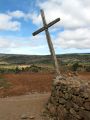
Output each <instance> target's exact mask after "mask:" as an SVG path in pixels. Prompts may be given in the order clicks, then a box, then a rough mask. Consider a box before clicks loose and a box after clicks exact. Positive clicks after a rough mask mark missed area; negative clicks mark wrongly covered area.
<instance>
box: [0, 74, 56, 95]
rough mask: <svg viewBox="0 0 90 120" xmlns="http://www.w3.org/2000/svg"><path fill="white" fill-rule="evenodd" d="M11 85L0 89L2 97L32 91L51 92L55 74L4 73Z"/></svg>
mask: <svg viewBox="0 0 90 120" xmlns="http://www.w3.org/2000/svg"><path fill="white" fill-rule="evenodd" d="M1 77H2V78H4V79H6V80H7V81H8V82H9V83H11V86H10V87H9V88H8V89H4V88H2V89H1V90H0V97H5V96H14V95H22V94H28V93H30V92H31V93H32V92H39V93H40V92H49V91H50V90H51V84H52V79H53V78H54V75H53V74H50V73H19V74H3V75H1Z"/></svg>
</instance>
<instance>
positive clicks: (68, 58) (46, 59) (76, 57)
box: [0, 53, 90, 64]
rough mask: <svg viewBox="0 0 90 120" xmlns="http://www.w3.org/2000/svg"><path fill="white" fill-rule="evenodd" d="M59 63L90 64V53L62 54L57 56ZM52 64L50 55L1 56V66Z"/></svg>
mask: <svg viewBox="0 0 90 120" xmlns="http://www.w3.org/2000/svg"><path fill="white" fill-rule="evenodd" d="M57 58H58V61H61V62H64V63H67V62H70V63H72V62H76V61H78V62H81V63H90V53H87V54H61V55H57ZM37 63H38V64H39V63H40V64H50V63H52V62H51V56H50V55H17V54H0V64H37Z"/></svg>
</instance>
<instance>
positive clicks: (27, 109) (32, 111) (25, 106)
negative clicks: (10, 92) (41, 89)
mask: <svg viewBox="0 0 90 120" xmlns="http://www.w3.org/2000/svg"><path fill="white" fill-rule="evenodd" d="M49 96H50V93H44V94H39V93H35V94H30V95H23V96H17V97H8V98H0V120H22V119H24V118H23V117H29V118H27V119H25V120H30V119H33V120H42V118H41V115H40V114H41V111H42V110H43V108H44V105H45V103H46V102H47V100H48V98H49ZM30 117H31V118H30ZM32 117H34V118H32Z"/></svg>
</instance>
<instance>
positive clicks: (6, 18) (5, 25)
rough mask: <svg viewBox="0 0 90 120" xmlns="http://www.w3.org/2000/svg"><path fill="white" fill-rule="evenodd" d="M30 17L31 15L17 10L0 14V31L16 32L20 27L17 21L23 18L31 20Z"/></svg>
mask: <svg viewBox="0 0 90 120" xmlns="http://www.w3.org/2000/svg"><path fill="white" fill-rule="evenodd" d="M31 16H32V14H31V13H24V12H23V11H19V10H16V11H12V12H11V11H8V12H6V13H0V30H7V31H8V30H9V31H18V30H20V27H21V22H20V21H19V19H20V18H23V19H24V20H28V19H31ZM14 18H15V19H16V20H14Z"/></svg>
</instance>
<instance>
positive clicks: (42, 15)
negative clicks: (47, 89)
mask: <svg viewBox="0 0 90 120" xmlns="http://www.w3.org/2000/svg"><path fill="white" fill-rule="evenodd" d="M41 17H42V21H43V25H44V27H45V26H47V23H46V19H45V15H44V11H43V10H41ZM45 33H46V38H47V42H48V46H49V50H50V52H51V56H52V58H53V60H54V66H55V69H56V73H57V74H58V75H59V74H60V71H59V67H58V62H57V58H56V55H55V51H54V47H53V44H52V41H51V37H50V34H49V31H48V28H47V29H45Z"/></svg>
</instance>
